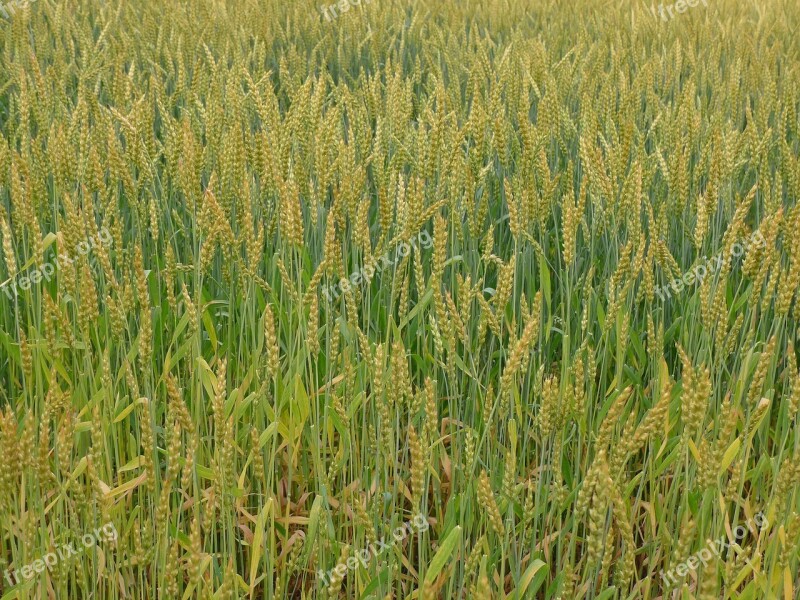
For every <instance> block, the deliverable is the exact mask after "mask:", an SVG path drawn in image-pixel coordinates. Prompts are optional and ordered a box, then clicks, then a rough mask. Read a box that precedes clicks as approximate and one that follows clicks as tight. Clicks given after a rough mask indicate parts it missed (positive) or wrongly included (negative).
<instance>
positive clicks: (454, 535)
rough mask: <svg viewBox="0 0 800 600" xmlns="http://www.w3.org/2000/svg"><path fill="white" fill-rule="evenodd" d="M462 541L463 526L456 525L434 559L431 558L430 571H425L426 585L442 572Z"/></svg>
mask: <svg viewBox="0 0 800 600" xmlns="http://www.w3.org/2000/svg"><path fill="white" fill-rule="evenodd" d="M460 543H461V526H460V525H456V527H455V529H453V531H451V532H450V535H448V536H447V537H446V538H445V540H444V541H443V542H442V544H441V546H439V549H438V550H437V551H436V554H435V555H434V557H433V559H432V560H431V564H430V566H429V567H428V571H427V572H426V573H425V581H424V583H425V584H426V585H429V584H432V583H433V581H434V580H435V579H436V577H437V576H438V575H439V573H441V572H442V569H443V568H444V566H445V564H446V563H447V561H448V560H450V557H451V556H452V555H453V554H454V553H455V551H456V548H457V547H458V545H459V544H460Z"/></svg>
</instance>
